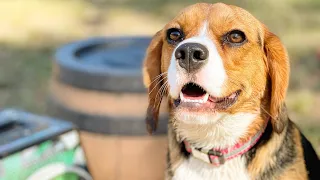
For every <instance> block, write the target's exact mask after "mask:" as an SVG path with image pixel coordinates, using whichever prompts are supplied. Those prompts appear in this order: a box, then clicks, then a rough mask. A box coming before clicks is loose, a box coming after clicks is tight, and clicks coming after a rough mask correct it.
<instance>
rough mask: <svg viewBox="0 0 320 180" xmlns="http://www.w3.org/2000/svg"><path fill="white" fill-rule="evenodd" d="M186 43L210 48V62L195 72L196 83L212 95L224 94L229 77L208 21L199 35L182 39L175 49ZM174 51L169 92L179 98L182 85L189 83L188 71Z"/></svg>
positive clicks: (170, 67)
mask: <svg viewBox="0 0 320 180" xmlns="http://www.w3.org/2000/svg"><path fill="white" fill-rule="evenodd" d="M185 43H199V44H202V45H204V46H205V47H207V48H208V52H209V57H208V62H207V63H206V64H205V65H204V66H203V67H202V68H201V69H200V71H198V72H197V73H195V74H194V77H195V79H196V81H195V83H197V84H199V85H200V86H202V87H203V88H204V89H205V90H206V91H207V92H208V93H209V94H210V95H212V96H217V97H219V96H222V86H223V84H224V82H225V81H226V79H227V75H226V71H225V69H224V66H223V61H222V59H221V57H220V55H219V53H218V50H217V48H216V46H215V44H214V43H213V41H212V40H211V39H210V37H209V36H208V22H204V23H203V25H202V27H201V28H200V29H199V33H198V36H194V37H191V38H188V39H186V40H184V41H182V42H181V43H180V44H179V45H178V46H177V47H176V48H175V50H176V49H177V48H178V47H179V46H181V45H183V44H185ZM175 50H174V51H173V53H172V56H171V61H170V66H169V70H168V83H169V93H170V95H171V96H172V97H173V98H178V97H179V93H180V90H181V87H182V86H183V85H184V84H185V83H188V81H189V79H188V76H189V75H188V74H187V72H186V71H185V70H184V69H183V68H181V67H180V66H179V63H178V62H177V60H176V58H175V56H174V54H175Z"/></svg>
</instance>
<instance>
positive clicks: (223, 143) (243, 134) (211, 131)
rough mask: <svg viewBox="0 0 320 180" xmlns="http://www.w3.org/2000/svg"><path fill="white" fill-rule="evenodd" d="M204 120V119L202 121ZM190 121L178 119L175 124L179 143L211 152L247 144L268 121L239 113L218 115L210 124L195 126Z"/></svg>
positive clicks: (195, 117)
mask: <svg viewBox="0 0 320 180" xmlns="http://www.w3.org/2000/svg"><path fill="white" fill-rule="evenodd" d="M186 118H194V119H193V122H194V121H196V120H198V119H197V118H198V117H197V116H194V117H186ZM204 118H205V117H202V120H203V119H204ZM207 118H211V117H207ZM190 121H191V120H190V119H179V120H177V119H176V120H175V121H174V122H173V128H174V130H175V133H176V135H177V141H178V142H179V143H181V142H183V141H187V142H189V143H190V144H192V145H193V146H194V147H195V148H202V149H204V150H210V149H225V148H229V147H233V146H234V145H236V144H237V143H245V142H246V141H248V140H249V139H250V138H251V137H253V136H254V135H255V134H256V133H257V132H259V131H260V130H261V129H262V128H263V126H264V124H265V121H266V119H265V118H263V117H261V116H260V115H259V114H251V113H237V114H233V115H229V114H220V115H217V116H216V119H210V123H202V124H201V123H199V124H194V123H190ZM199 121H201V120H199Z"/></svg>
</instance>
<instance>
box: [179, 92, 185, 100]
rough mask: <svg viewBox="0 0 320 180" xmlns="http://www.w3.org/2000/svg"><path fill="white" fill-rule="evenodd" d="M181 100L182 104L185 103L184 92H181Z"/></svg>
mask: <svg viewBox="0 0 320 180" xmlns="http://www.w3.org/2000/svg"><path fill="white" fill-rule="evenodd" d="M180 99H181V101H182V102H184V101H185V100H186V99H185V98H184V96H183V93H182V92H180Z"/></svg>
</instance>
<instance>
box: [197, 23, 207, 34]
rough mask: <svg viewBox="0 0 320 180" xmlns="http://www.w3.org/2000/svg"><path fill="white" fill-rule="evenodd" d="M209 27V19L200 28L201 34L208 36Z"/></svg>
mask: <svg viewBox="0 0 320 180" xmlns="http://www.w3.org/2000/svg"><path fill="white" fill-rule="evenodd" d="M207 29H208V21H205V22H204V23H203V26H202V28H201V30H200V33H199V36H206V35H207Z"/></svg>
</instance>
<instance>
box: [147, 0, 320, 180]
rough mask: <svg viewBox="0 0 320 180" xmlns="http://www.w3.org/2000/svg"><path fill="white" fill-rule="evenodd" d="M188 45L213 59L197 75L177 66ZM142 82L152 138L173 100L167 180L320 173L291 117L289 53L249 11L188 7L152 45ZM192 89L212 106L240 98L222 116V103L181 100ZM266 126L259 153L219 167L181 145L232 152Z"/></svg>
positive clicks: (257, 148)
mask: <svg viewBox="0 0 320 180" xmlns="http://www.w3.org/2000/svg"><path fill="white" fill-rule="evenodd" d="M172 28H174V30H175V31H176V30H179V31H180V34H178V36H179V38H180V39H178V40H177V41H172V39H171V38H170V37H171V36H170V32H168V31H172ZM235 30H236V31H235ZM234 31H235V32H236V33H237V32H238V34H237V35H236V36H233V37H231V38H235V39H236V41H237V40H238V39H237V38H238V37H239V31H240V35H244V36H243V37H241V38H245V39H244V40H243V42H240V43H234V41H232V42H230V37H229V35H230V32H234ZM241 33H243V34H241ZM176 35H177V34H173V36H172V37H173V38H175V37H177V36H176ZM168 36H170V37H168ZM228 38H229V39H228ZM240 40H241V39H240ZM187 43H196V44H197V45H198V44H201V45H203V46H204V47H205V48H206V49H207V51H208V56H206V57H205V58H204V59H205V60H206V63H204V65H201V67H199V68H197V69H196V70H192V71H191V70H190V69H186V68H183V67H182V66H181V64H179V62H178V59H177V57H178V56H177V54H176V51H177V49H178V48H179V47H182V46H183V45H185V44H187ZM186 52H187V51H186ZM180 56H181V54H180V55H179V57H180ZM188 66H191V65H190V64H189V65H188ZM189 68H191V67H189ZM143 75H144V82H145V85H146V86H147V87H148V90H149V107H148V110H147V129H148V131H149V132H150V133H152V132H153V131H154V130H155V129H156V126H157V120H158V114H159V107H160V103H161V100H162V97H164V96H166V97H167V99H168V104H169V112H170V119H169V125H168V137H169V149H168V157H167V158H168V161H167V165H168V167H167V171H166V179H172V180H198V179H199V180H200V179H203V180H207V179H223V180H225V179H241V180H242V179H288V180H289V179H290V180H294V179H308V176H309V178H314V177H315V176H316V174H315V173H314V172H313V171H314V169H315V167H316V166H317V167H318V168H317V169H318V170H320V167H319V166H318V165H319V161H318V157H317V155H316V154H315V152H314V150H313V148H312V147H311V145H310V143H309V142H308V141H307V140H306V139H305V138H304V136H303V135H302V134H301V133H300V131H299V130H298V128H297V127H296V125H295V124H294V123H293V122H292V121H290V120H289V118H288V116H287V111H286V107H285V103H284V100H285V97H286V91H287V88H288V82H289V59H288V55H287V51H286V49H285V47H284V46H283V44H282V43H281V41H280V40H279V38H278V37H277V36H276V35H274V34H273V33H271V32H270V31H269V30H268V29H267V27H266V26H265V25H263V24H262V23H261V22H259V21H258V20H257V19H256V18H254V17H253V16H252V15H251V14H250V13H248V12H247V11H245V10H243V9H241V8H239V7H236V6H232V5H226V4H222V3H217V4H205V3H200V4H195V5H192V6H189V7H187V8H186V9H184V10H183V11H182V12H180V13H179V14H178V15H177V17H175V18H174V19H173V20H172V21H170V22H169V23H168V24H166V25H165V27H164V28H163V29H162V30H160V31H159V32H157V33H156V35H155V36H154V37H153V39H152V42H151V44H150V46H149V48H148V50H147V54H146V58H145V62H144V67H143ZM190 82H191V83H194V84H196V85H197V86H199V87H201V89H203V90H204V91H205V92H206V93H207V94H208V95H209V96H210V98H212V99H217V98H221V97H227V98H230V99H232V98H234V97H235V96H236V95H235V92H239V93H238V94H237V96H236V100H235V101H234V102H232V104H225V105H224V106H221V107H220V108H219V104H218V103H215V102H210V103H211V104H210V103H208V105H206V106H205V105H203V102H200V101H199V100H197V101H194V102H191V100H190V99H189V100H188V99H184V95H183V94H182V95H181V92H182V89H183V88H184V86H186V84H188V83H190ZM204 101H207V99H206V98H205V99H204ZM184 104H185V105H184ZM268 120H269V121H268ZM266 122H268V125H267V128H266V129H265V131H264V133H263V135H262V137H261V139H260V140H259V141H258V143H257V144H256V145H255V146H254V147H252V148H251V149H250V150H249V151H248V152H246V153H245V154H243V155H241V156H238V157H236V158H234V159H231V160H228V161H226V162H225V163H224V164H223V165H221V166H218V167H215V166H213V165H211V164H209V163H206V162H203V161H201V160H199V159H196V158H194V157H193V156H192V155H190V154H188V153H187V152H186V151H185V148H184V144H183V143H182V142H183V141H184V140H186V141H188V142H190V143H191V144H192V145H193V146H195V147H196V148H202V149H207V150H209V149H212V148H228V147H232V146H233V145H235V144H236V143H239V142H246V141H247V140H248V139H249V138H251V137H252V136H254V135H255V134H256V133H257V132H258V131H260V130H261V129H262V128H263V127H264V123H266ZM311 161H313V162H311ZM314 163H317V165H313V164H314Z"/></svg>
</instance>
